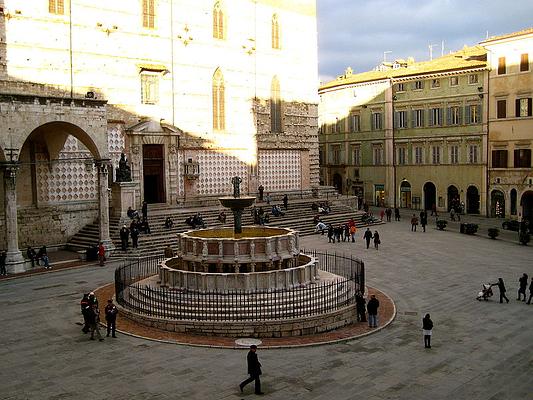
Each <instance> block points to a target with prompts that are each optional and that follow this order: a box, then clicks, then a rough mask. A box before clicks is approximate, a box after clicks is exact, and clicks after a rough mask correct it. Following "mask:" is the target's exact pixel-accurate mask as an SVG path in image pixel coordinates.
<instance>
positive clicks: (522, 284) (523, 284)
mask: <svg viewBox="0 0 533 400" xmlns="http://www.w3.org/2000/svg"><path fill="white" fill-rule="evenodd" d="M528 279H529V278H528V275H527V274H526V273H525V272H524V273H523V274H522V276H521V277H520V278H519V279H518V297H517V299H516V300H517V301H523V302H526V290H527V289H528V287H527V283H528ZM490 286H498V290H499V291H500V303H503V300H505V301H506V302H507V303H509V299H508V298H507V296H506V294H505V293H506V292H507V288H506V287H505V283H504V281H503V279H502V278H498V282H496V283H491V285H490ZM522 296H523V297H524V298H522ZM531 299H533V277H531V282H530V284H529V298H528V300H527V303H526V304H531Z"/></svg>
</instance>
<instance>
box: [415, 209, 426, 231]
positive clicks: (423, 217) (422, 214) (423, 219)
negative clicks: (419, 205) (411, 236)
mask: <svg viewBox="0 0 533 400" xmlns="http://www.w3.org/2000/svg"><path fill="white" fill-rule="evenodd" d="M427 224H428V213H427V212H426V210H422V211H420V225H422V229H423V230H424V232H425V231H426V225H427ZM415 230H416V229H415Z"/></svg>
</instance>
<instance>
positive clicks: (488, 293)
mask: <svg viewBox="0 0 533 400" xmlns="http://www.w3.org/2000/svg"><path fill="white" fill-rule="evenodd" d="M489 297H492V285H491V284H490V283H483V284H482V285H481V290H480V291H479V293H478V294H477V297H476V300H479V301H481V300H485V301H487V300H488V299H489Z"/></svg>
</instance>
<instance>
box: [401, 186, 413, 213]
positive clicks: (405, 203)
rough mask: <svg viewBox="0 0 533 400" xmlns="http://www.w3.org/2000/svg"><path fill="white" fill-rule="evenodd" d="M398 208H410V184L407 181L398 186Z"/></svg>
mask: <svg viewBox="0 0 533 400" xmlns="http://www.w3.org/2000/svg"><path fill="white" fill-rule="evenodd" d="M400 207H402V208H411V184H410V183H409V182H407V181H402V183H401V184H400Z"/></svg>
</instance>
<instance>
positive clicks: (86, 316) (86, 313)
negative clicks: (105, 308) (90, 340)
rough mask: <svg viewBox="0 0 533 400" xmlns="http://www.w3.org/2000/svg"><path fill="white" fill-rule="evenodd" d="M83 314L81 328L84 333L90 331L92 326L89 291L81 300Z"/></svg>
mask: <svg viewBox="0 0 533 400" xmlns="http://www.w3.org/2000/svg"><path fill="white" fill-rule="evenodd" d="M80 307H81V315H82V316H83V328H81V330H82V331H83V333H87V332H89V329H90V327H91V321H90V313H91V310H90V309H91V304H90V302H89V293H85V294H84V295H83V298H82V299H81V301H80Z"/></svg>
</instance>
